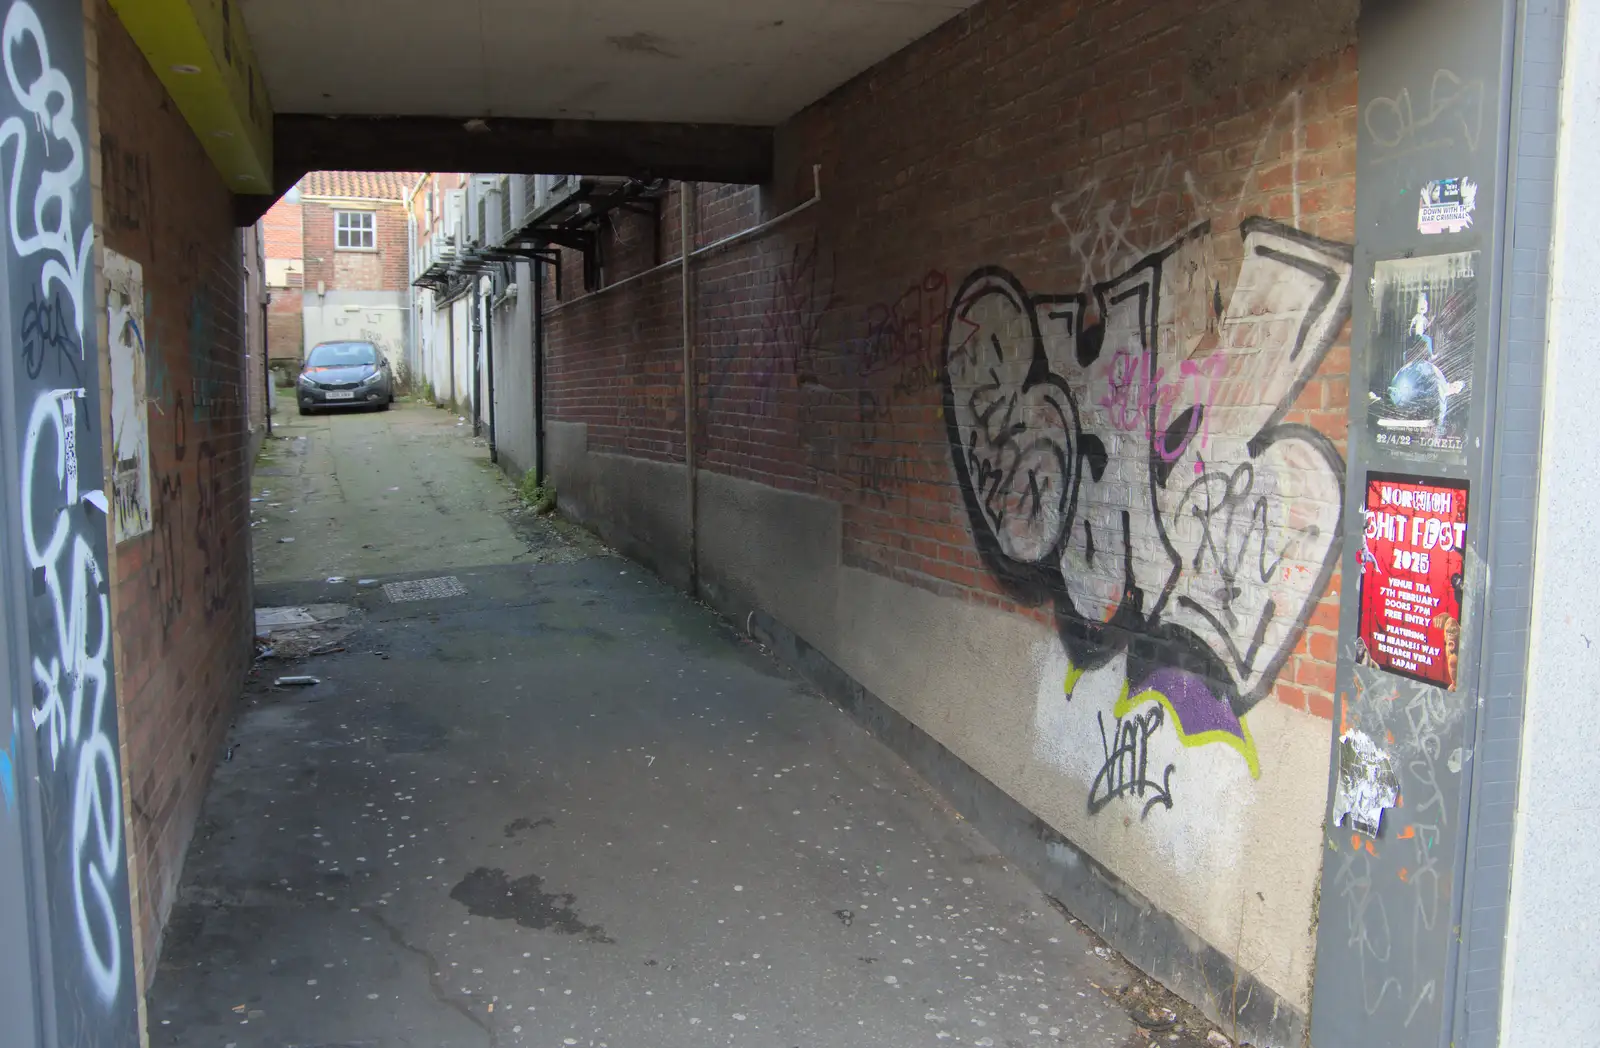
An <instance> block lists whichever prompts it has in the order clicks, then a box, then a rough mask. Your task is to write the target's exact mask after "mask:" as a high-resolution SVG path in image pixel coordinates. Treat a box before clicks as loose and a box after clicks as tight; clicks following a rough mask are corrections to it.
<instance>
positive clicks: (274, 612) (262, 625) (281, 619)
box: [256, 608, 317, 640]
mask: <svg viewBox="0 0 1600 1048" xmlns="http://www.w3.org/2000/svg"><path fill="white" fill-rule="evenodd" d="M316 624H317V618H316V616H315V615H313V614H311V611H310V609H308V608H257V609H256V636H257V637H258V638H260V639H263V640H265V639H266V638H267V637H268V636H269V635H270V634H271V633H272V631H273V630H274V629H282V628H292V627H295V626H315V625H316Z"/></svg>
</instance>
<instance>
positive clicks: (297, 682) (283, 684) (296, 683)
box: [273, 677, 322, 688]
mask: <svg viewBox="0 0 1600 1048" xmlns="http://www.w3.org/2000/svg"><path fill="white" fill-rule="evenodd" d="M273 683H275V684H276V685H277V686H278V687H280V688H309V687H310V686H311V685H313V684H321V683H322V680H321V678H319V677H279V678H278V679H277V680H276V681H274V682H273Z"/></svg>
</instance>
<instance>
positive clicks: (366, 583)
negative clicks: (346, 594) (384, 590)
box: [356, 579, 378, 586]
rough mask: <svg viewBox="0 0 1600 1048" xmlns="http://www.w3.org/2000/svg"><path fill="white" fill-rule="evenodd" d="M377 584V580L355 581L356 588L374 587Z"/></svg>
mask: <svg viewBox="0 0 1600 1048" xmlns="http://www.w3.org/2000/svg"><path fill="white" fill-rule="evenodd" d="M377 584H378V580H377V579H356V585H357V586H376V585H377Z"/></svg>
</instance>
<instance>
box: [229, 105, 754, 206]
mask: <svg viewBox="0 0 1600 1048" xmlns="http://www.w3.org/2000/svg"><path fill="white" fill-rule="evenodd" d="M273 157H274V160H273V164H274V182H275V185H274V188H275V190H276V191H277V192H278V193H283V192H284V191H286V190H287V189H288V188H289V187H290V186H292V185H294V184H295V182H296V181H298V180H299V178H300V176H301V175H303V174H305V173H306V172H307V171H474V172H494V173H497V174H528V175H534V174H547V173H562V172H567V173H573V174H582V175H624V176H629V177H633V178H671V179H678V180H682V181H693V182H736V183H744V184H757V183H764V182H767V181H770V179H771V177H772V128H770V127H744V126H740V125H734V124H668V123H643V122H631V121H608V120H530V119H512V118H504V119H502V118H489V119H484V120H479V119H460V118H455V117H431V116H393V117H373V116H317V115H309V114H299V113H280V114H278V115H277V116H276V117H274V119H273ZM273 199H275V198H272V199H269V198H268V197H266V196H259V197H258V196H241V197H238V198H237V206H236V216H235V217H236V219H237V220H239V222H240V224H241V225H249V224H250V223H252V222H254V221H255V218H257V217H259V216H260V215H261V214H262V213H263V212H265V210H266V209H267V208H268V207H270V206H272V200H273Z"/></svg>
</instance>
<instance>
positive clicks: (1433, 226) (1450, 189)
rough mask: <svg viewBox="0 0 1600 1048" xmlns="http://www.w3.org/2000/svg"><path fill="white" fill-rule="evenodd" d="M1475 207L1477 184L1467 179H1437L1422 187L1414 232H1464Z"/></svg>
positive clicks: (1424, 233) (1476, 203) (1468, 226)
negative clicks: (1415, 230)
mask: <svg viewBox="0 0 1600 1048" xmlns="http://www.w3.org/2000/svg"><path fill="white" fill-rule="evenodd" d="M1477 209H1478V184H1477V183H1476V182H1474V181H1473V180H1472V179H1470V178H1440V179H1435V180H1434V181H1432V182H1429V183H1427V184H1426V185H1424V186H1423V187H1422V194H1421V200H1420V202H1419V203H1418V205H1417V232H1419V233H1422V234H1423V235H1425V236H1428V235H1432V234H1436V233H1464V232H1466V231H1467V230H1469V229H1471V228H1472V213H1473V212H1474V211H1476V210H1477Z"/></svg>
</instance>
